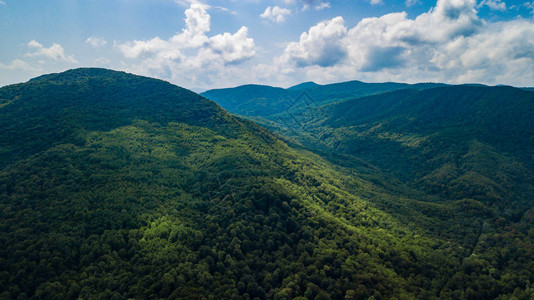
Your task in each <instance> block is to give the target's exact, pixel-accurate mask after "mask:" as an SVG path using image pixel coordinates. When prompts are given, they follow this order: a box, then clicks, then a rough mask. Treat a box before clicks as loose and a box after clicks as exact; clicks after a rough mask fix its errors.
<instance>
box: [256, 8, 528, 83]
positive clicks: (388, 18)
mask: <svg viewBox="0 0 534 300" xmlns="http://www.w3.org/2000/svg"><path fill="white" fill-rule="evenodd" d="M476 8H477V2H476V1H475V0H438V1H437V3H436V6H435V7H433V8H432V9H430V10H429V11H428V12H426V13H422V14H420V15H419V16H417V17H416V18H414V19H410V18H408V15H407V14H406V13H405V12H401V13H391V14H387V15H384V16H381V17H377V18H365V19H363V20H361V21H360V22H359V23H358V24H357V25H356V26H354V27H352V28H347V27H346V25H345V23H344V21H343V18H341V17H336V18H333V19H332V20H329V21H325V22H321V23H319V24H317V25H315V26H312V27H311V28H310V29H309V31H308V32H305V33H303V34H302V35H301V37H300V39H299V41H296V42H292V43H289V44H288V45H287V46H286V48H285V50H284V53H283V54H282V55H280V56H279V57H277V58H276V59H275V62H276V63H275V66H276V68H275V69H274V70H273V72H277V73H278V74H287V76H299V75H298V74H304V75H302V77H304V78H303V79H305V80H310V79H311V80H319V81H324V80H327V79H328V78H330V79H331V80H342V79H354V78H360V79H362V80H366V79H367V80H372V81H384V80H393V81H404V82H406V81H410V82H415V81H445V82H450V83H461V82H483V83H489V84H498V83H504V84H519V85H521V84H523V85H532V84H534V80H533V79H532V78H534V67H533V66H534V50H533V49H534V23H533V22H532V21H529V20H525V19H516V20H512V21H507V22H498V23H487V22H485V21H483V20H481V19H480V18H479V17H478V15H477V10H476ZM264 68H265V67H264ZM325 78H326V79H325Z"/></svg>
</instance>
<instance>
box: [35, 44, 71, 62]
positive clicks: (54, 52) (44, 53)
mask: <svg viewBox="0 0 534 300" xmlns="http://www.w3.org/2000/svg"><path fill="white" fill-rule="evenodd" d="M28 47H30V48H33V49H34V51H33V52H30V53H27V54H26V56H28V57H45V58H48V59H52V60H55V61H64V62H70V63H77V61H76V60H75V59H74V57H73V56H67V55H66V54H65V50H64V49H63V47H62V46H61V45H59V44H56V43H54V44H52V46H50V48H45V47H43V45H41V44H40V43H38V42H36V41H35V40H32V41H30V42H29V43H28Z"/></svg>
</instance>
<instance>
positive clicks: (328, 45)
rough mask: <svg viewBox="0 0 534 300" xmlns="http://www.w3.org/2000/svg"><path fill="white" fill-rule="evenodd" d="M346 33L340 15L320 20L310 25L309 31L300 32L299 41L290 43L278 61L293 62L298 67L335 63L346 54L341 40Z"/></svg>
mask: <svg viewBox="0 0 534 300" xmlns="http://www.w3.org/2000/svg"><path fill="white" fill-rule="evenodd" d="M346 34H347V29H346V28H345V21H344V20H343V18H342V17H336V18H334V19H332V20H330V21H327V22H321V23H319V24H317V25H315V26H313V27H311V28H310V30H309V32H307V33H306V32H304V33H302V35H301V36H300V41H298V42H293V43H290V44H289V45H288V46H287V47H286V49H285V50H284V54H283V56H282V57H281V59H280V61H281V62H282V63H284V64H285V63H295V64H296V65H297V66H298V67H305V66H309V65H319V66H323V67H324V66H329V65H333V64H336V63H338V62H339V61H340V60H342V59H343V58H345V56H346V49H345V47H344V46H343V41H342V38H343V37H345V35H346Z"/></svg>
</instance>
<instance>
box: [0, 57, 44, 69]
mask: <svg viewBox="0 0 534 300" xmlns="http://www.w3.org/2000/svg"><path fill="white" fill-rule="evenodd" d="M0 69H3V70H24V71H29V72H35V71H39V70H41V68H40V67H38V66H34V65H31V64H29V63H28V62H26V61H24V60H21V59H15V60H13V61H12V62H11V63H10V64H9V65H5V64H2V63H0Z"/></svg>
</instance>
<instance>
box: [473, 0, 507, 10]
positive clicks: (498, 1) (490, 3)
mask: <svg viewBox="0 0 534 300" xmlns="http://www.w3.org/2000/svg"><path fill="white" fill-rule="evenodd" d="M478 6H479V7H482V6H487V7H489V8H490V9H492V10H499V11H505V10H506V3H505V2H503V1H502V0H482V1H481V2H480V4H479V5H478Z"/></svg>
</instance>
